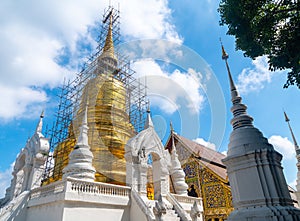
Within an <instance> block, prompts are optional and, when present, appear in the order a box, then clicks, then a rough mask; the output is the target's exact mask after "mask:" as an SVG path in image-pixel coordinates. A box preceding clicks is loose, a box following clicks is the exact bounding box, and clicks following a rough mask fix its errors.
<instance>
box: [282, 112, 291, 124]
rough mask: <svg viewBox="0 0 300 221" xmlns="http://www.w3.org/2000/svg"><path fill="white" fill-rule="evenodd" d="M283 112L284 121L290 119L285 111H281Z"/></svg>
mask: <svg viewBox="0 0 300 221" xmlns="http://www.w3.org/2000/svg"><path fill="white" fill-rule="evenodd" d="M283 114H284V118H285V121H286V122H289V121H290V119H289V118H288V116H287V114H286V113H285V111H283Z"/></svg>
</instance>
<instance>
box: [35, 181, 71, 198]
mask: <svg viewBox="0 0 300 221" xmlns="http://www.w3.org/2000/svg"><path fill="white" fill-rule="evenodd" d="M65 186H66V182H65V181H57V182H54V183H51V184H48V185H46V186H42V187H39V188H36V189H33V190H32V191H31V194H30V199H35V198H39V197H44V196H48V195H52V194H56V193H61V192H63V191H64V190H65Z"/></svg>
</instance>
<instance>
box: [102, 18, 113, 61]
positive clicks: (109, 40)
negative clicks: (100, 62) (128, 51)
mask: <svg viewBox="0 0 300 221" xmlns="http://www.w3.org/2000/svg"><path fill="white" fill-rule="evenodd" d="M109 19H110V20H109V27H108V32H107V36H106V40H105V44H104V47H103V52H102V56H103V57H110V58H114V59H115V49H114V41H113V34H112V23H113V22H112V14H111V15H110V17H109Z"/></svg>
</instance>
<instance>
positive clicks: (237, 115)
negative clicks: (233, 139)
mask: <svg viewBox="0 0 300 221" xmlns="http://www.w3.org/2000/svg"><path fill="white" fill-rule="evenodd" d="M221 47H222V59H223V60H225V64H226V68H227V72H228V78H229V83H230V92H231V102H232V104H233V106H232V108H231V112H232V113H233V119H232V120H231V125H232V127H233V129H234V130H235V129H237V128H241V127H253V125H252V121H253V118H252V117H250V116H249V115H248V114H247V112H246V110H247V106H246V105H244V104H243V103H242V98H241V97H240V96H239V94H238V91H237V89H236V87H235V84H234V81H233V79H232V76H231V72H230V68H229V65H228V61H227V59H228V57H229V56H228V54H227V53H226V51H225V49H224V46H223V44H222V42H221Z"/></svg>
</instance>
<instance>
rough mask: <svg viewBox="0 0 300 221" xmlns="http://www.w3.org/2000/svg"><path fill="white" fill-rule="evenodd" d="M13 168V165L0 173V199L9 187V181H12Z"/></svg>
mask: <svg viewBox="0 0 300 221" xmlns="http://www.w3.org/2000/svg"><path fill="white" fill-rule="evenodd" d="M13 167H14V163H12V164H11V165H10V167H9V168H8V169H7V170H5V171H0V199H1V198H3V197H4V196H5V192H6V189H7V188H8V187H9V185H10V181H11V179H12V175H11V173H12V170H13Z"/></svg>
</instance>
